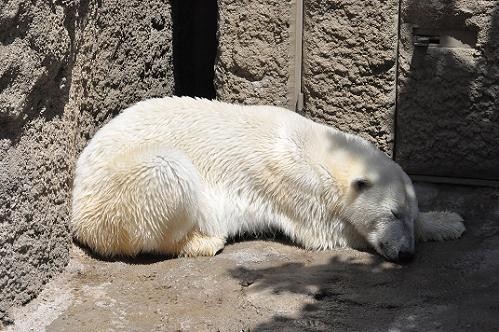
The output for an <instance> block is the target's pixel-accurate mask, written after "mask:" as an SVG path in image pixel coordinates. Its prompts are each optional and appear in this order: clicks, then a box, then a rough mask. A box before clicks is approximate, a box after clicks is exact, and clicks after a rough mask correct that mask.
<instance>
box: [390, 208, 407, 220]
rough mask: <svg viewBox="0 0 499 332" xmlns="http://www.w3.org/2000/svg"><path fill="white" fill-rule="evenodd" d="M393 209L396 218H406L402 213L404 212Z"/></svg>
mask: <svg viewBox="0 0 499 332" xmlns="http://www.w3.org/2000/svg"><path fill="white" fill-rule="evenodd" d="M391 211H392V214H393V216H394V217H395V218H397V219H400V220H402V219H403V218H404V215H403V214H402V212H400V211H397V210H393V209H392V210H391Z"/></svg>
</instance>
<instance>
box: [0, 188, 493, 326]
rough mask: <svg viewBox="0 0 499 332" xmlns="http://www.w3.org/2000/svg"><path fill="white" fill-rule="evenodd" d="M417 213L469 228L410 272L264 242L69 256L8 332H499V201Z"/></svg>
mask: <svg viewBox="0 0 499 332" xmlns="http://www.w3.org/2000/svg"><path fill="white" fill-rule="evenodd" d="M417 190H418V197H419V199H420V207H421V209H422V210H423V211H425V210H430V209H435V210H438V209H449V210H453V211H457V212H459V213H461V214H462V215H463V216H464V218H465V223H466V226H467V232H466V233H465V235H464V237H463V238H461V239H459V240H457V241H449V242H444V243H435V242H433V243H424V244H420V245H418V253H417V257H416V259H415V260H414V261H413V262H412V263H410V264H408V265H397V264H393V263H388V262H385V261H384V260H383V259H382V258H380V257H379V256H377V255H375V254H372V253H368V252H358V251H354V250H346V249H343V250H334V251H326V252H310V251H305V250H302V249H300V248H297V247H295V246H293V245H291V244H289V243H282V242H276V241H271V240H266V241H262V240H254V241H244V242H236V243H233V244H229V245H227V247H226V248H225V250H224V251H223V252H222V253H220V254H219V255H217V256H216V257H202V258H180V259H165V258H163V257H150V256H145V257H141V258H138V259H136V260H131V261H103V260H100V259H98V258H94V257H92V256H90V255H88V254H87V253H86V252H84V251H83V250H82V249H80V248H77V247H75V248H74V249H73V251H72V259H71V262H70V264H69V266H68V267H67V269H66V271H65V272H64V273H63V274H62V275H60V276H59V277H57V278H55V279H54V280H52V281H51V282H50V283H49V284H47V286H46V288H45V290H44V291H43V292H42V293H41V294H40V296H38V298H36V299H35V300H34V301H32V302H31V303H29V304H28V305H26V306H24V307H21V308H17V309H14V311H13V313H12V316H13V318H14V320H15V325H11V326H9V327H7V330H8V331H43V330H45V331H76V330H78V331H92V332H95V331H250V330H251V331H266V330H276V331H334V330H337V331H499V191H498V190H493V189H486V188H472V187H458V186H448V185H429V184H419V185H418V186H417Z"/></svg>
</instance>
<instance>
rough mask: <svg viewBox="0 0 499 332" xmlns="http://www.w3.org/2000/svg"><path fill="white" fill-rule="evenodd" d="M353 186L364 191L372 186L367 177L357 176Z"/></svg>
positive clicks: (359, 190) (358, 190)
mask: <svg viewBox="0 0 499 332" xmlns="http://www.w3.org/2000/svg"><path fill="white" fill-rule="evenodd" d="M351 186H352V188H353V189H355V191H357V192H362V191H364V190H366V189H368V188H369V187H370V186H371V182H370V181H369V180H368V179H366V178H355V179H353V180H352V183H351Z"/></svg>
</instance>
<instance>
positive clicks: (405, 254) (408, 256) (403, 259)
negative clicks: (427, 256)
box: [397, 251, 414, 263]
mask: <svg viewBox="0 0 499 332" xmlns="http://www.w3.org/2000/svg"><path fill="white" fill-rule="evenodd" d="M413 258H414V252H412V251H400V252H399V257H398V259H397V261H399V262H400V263H409V262H410V261H412V259H413Z"/></svg>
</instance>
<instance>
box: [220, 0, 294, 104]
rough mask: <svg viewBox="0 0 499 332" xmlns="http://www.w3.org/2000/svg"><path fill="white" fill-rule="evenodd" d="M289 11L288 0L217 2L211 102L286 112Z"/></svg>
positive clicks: (290, 72) (289, 72) (289, 69)
mask: <svg viewBox="0 0 499 332" xmlns="http://www.w3.org/2000/svg"><path fill="white" fill-rule="evenodd" d="M293 8H294V7H293V4H292V1H291V0H286V1H279V0H270V1H269V0H256V1H255V0H244V1H239V0H221V1H219V50H218V52H219V54H218V58H217V61H216V67H215V89H216V93H217V99H220V100H224V101H228V102H236V103H243V104H270V105H278V106H288V107H289V105H290V103H291V98H290V94H289V91H290V90H289V85H290V81H289V80H290V77H291V76H292V75H293V69H292V68H293V66H294V59H292V57H291V55H290V54H291V52H292V50H294V45H293V44H292V43H291V39H290V36H291V34H290V21H291V18H292V15H294V14H293V13H294V12H293Z"/></svg>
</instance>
